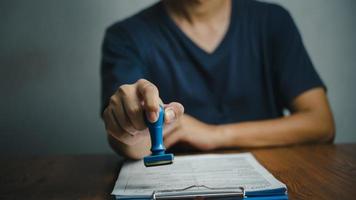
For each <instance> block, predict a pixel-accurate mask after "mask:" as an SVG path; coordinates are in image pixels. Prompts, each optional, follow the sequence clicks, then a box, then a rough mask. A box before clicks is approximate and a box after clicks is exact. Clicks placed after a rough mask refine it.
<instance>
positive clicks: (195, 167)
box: [112, 153, 288, 199]
mask: <svg viewBox="0 0 356 200" xmlns="http://www.w3.org/2000/svg"><path fill="white" fill-rule="evenodd" d="M189 186H199V187H197V188H195V189H194V188H193V190H207V192H208V190H209V188H210V189H211V188H239V187H242V188H243V189H244V195H245V197H251V198H252V197H254V198H256V197H262V196H278V197H281V198H280V199H288V196H287V187H286V185H284V184H283V183H281V182H280V181H278V180H277V179H276V178H274V177H273V175H272V174H271V173H269V172H268V171H267V170H266V169H265V168H264V167H263V166H262V165H260V164H259V163H258V161H257V160H256V159H255V158H254V157H253V155H252V154H250V153H242V154H207V155H192V156H176V157H175V159H174V163H173V164H172V165H164V166H159V167H148V168H146V167H145V166H144V165H143V161H142V160H141V161H126V162H125V163H124V164H123V166H122V168H121V171H120V174H119V177H118V179H117V181H116V184H115V187H114V190H113V191H112V195H115V197H116V198H117V199H152V195H153V193H154V192H155V191H172V190H176V191H178V193H179V194H186V193H190V192H192V191H191V190H182V189H184V188H187V187H189ZM201 186H204V187H201Z"/></svg>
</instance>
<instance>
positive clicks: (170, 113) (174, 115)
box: [164, 102, 184, 124]
mask: <svg viewBox="0 0 356 200" xmlns="http://www.w3.org/2000/svg"><path fill="white" fill-rule="evenodd" d="M164 110H165V116H164V121H165V123H167V124H170V123H172V122H174V121H176V120H177V119H179V118H180V117H181V116H182V115H183V113H184V107H183V105H182V104H180V103H177V102H172V103H170V104H167V105H166V106H165V109H164Z"/></svg>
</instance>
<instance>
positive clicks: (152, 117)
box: [150, 112, 158, 123]
mask: <svg viewBox="0 0 356 200" xmlns="http://www.w3.org/2000/svg"><path fill="white" fill-rule="evenodd" d="M157 119H158V113H156V112H150V122H152V123H154V122H156V121H157Z"/></svg>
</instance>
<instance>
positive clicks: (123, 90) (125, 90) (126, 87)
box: [117, 84, 131, 96]
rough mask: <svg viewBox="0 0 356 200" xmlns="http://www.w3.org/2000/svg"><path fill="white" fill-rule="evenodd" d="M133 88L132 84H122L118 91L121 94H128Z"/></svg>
mask: <svg viewBox="0 0 356 200" xmlns="http://www.w3.org/2000/svg"><path fill="white" fill-rule="evenodd" d="M130 89H131V86H130V85H128V84H124V85H121V86H120V87H119V89H118V90H117V92H118V93H119V95H120V96H127V95H128V93H129V91H130Z"/></svg>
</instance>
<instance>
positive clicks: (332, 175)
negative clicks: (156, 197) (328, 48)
mask: <svg viewBox="0 0 356 200" xmlns="http://www.w3.org/2000/svg"><path fill="white" fill-rule="evenodd" d="M224 152H226V153H231V152H237V151H224ZM252 153H253V154H254V155H255V156H256V158H257V159H258V160H259V161H260V162H261V163H262V164H263V165H264V166H265V167H266V168H267V169H268V170H269V171H270V172H272V174H273V175H275V176H276V177H277V178H278V179H279V180H281V181H282V182H284V183H286V184H287V186H288V190H289V197H290V199H356V144H338V145H314V146H299V147H289V148H272V149H257V150H252ZM121 162H122V160H121V159H119V158H118V157H117V156H115V155H82V156H49V157H22V158H20V157H17V158H15V157H2V158H1V161H0V199H110V192H111V190H112V188H113V185H114V181H115V180H116V177H117V173H118V171H119V167H120V165H121Z"/></svg>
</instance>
